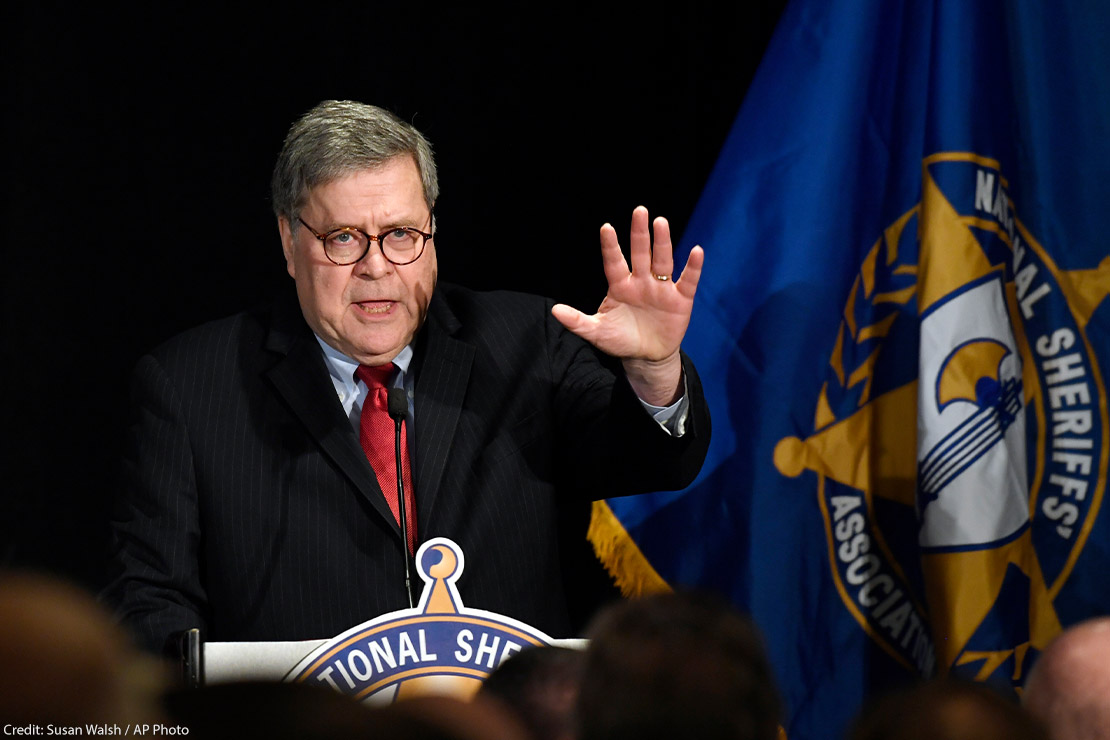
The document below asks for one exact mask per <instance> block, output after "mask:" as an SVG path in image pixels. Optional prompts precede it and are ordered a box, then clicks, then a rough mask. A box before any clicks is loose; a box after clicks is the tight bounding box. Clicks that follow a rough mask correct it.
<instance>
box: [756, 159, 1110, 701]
mask: <svg viewBox="0 0 1110 740" xmlns="http://www.w3.org/2000/svg"><path fill="white" fill-rule="evenodd" d="M923 164H924V166H923V178H922V180H923V183H922V199H921V202H920V203H919V204H917V205H916V206H915V207H914V208H912V209H910V210H909V211H908V212H906V213H905V214H903V216H902V217H901V218H899V219H898V220H897V221H896V222H895V223H894V224H893V225H891V226H890V227H889V228H887V229H886V231H885V232H884V233H883V235H882V236H881V237H880V238H879V239H878V241H877V242H876V243H875V245H874V246H873V247H872V248H871V250H870V251H869V252H868V254H867V256H866V257H865V258H864V261H863V264H862V265H861V267H860V271H859V274H858V276H857V278H856V281H855V284H854V285H853V287H852V290H851V293H850V295H849V298H848V302H847V306H846V307H845V310H844V316H843V319H842V321H841V323H840V328H839V335H838V337H837V339H836V342H835V344H834V345H833V351H832V354H831V356H830V361H829V368H828V371H827V374H826V381H825V383H824V386H823V387H822V389H821V392H820V395H819V398H818V402H817V408H816V413H815V418H814V425H813V432H812V434H810V435H809V436H807V437H805V438H804V439H803V438H799V437H787V438H785V439H783V440H780V442H779V443H778V445H777V446H776V448H775V459H774V461H775V465H776V466H777V468H778V470H779V471H780V472H781V473H782V474H784V475H788V476H798V475H800V474H802V472H803V471H805V470H807V469H808V470H811V471H813V472H814V473H816V487H817V497H818V502H819V505H820V507H821V512H822V514H823V515H824V519H825V529H826V536H827V540H828V548H829V559H830V563H831V566H832V573H833V577H834V579H835V581H836V585H837V588H838V590H839V592H840V596H841V598H842V600H843V601H844V604H845V606H846V607H847V608H848V609H849V611H850V612H851V613H852V615H853V616H854V617H855V619H856V620H857V621H858V622H859V624H860V625H861V626H862V627H863V629H864V630H866V631H867V632H868V634H869V635H870V636H871V637H872V638H873V639H874V640H875V641H876V642H877V643H878V644H879V645H880V646H881V647H882V648H883V649H884V650H886V651H887V652H888V653H889V654H890V655H892V656H893V657H894V658H896V659H897V660H899V661H901V662H902V663H903V664H905V665H907V666H909V667H913V668H915V669H916V670H918V671H919V672H921V673H922V674H924V675H932V674H933V673H935V672H938V671H939V672H941V673H944V672H954V673H957V674H960V675H965V676H968V677H972V678H976V679H978V680H987V681H992V682H1004V683H1007V684H1010V685H1013V686H1020V685H1021V683H1022V682H1023V680H1024V677H1025V674H1026V673H1027V671H1028V668H1029V666H1030V664H1031V661H1030V658H1031V657H1032V656H1033V655H1035V653H1036V651H1038V650H1040V649H1042V648H1043V647H1044V645H1045V644H1046V643H1047V642H1048V641H1049V640H1050V639H1051V638H1052V637H1053V636H1054V635H1055V634H1056V633H1057V632H1059V631H1060V617H1059V616H1058V610H1057V605H1056V603H1055V601H1056V599H1057V596H1058V595H1059V593H1060V590H1061V588H1062V587H1063V586H1064V584H1065V582H1066V581H1067V579H1068V577H1069V575H1070V573H1071V571H1072V568H1073V567H1074V565H1075V562H1076V559H1077V558H1078V557H1079V554H1080V552H1081V551H1082V549H1083V547H1084V545H1085V543H1086V541H1087V537H1088V534H1089V532H1090V530H1091V526H1092V524H1093V522H1094V519H1095V516H1096V514H1097V513H1098V509H1099V507H1100V505H1101V503H1102V497H1103V494H1104V489H1105V482H1106V470H1107V458H1108V454H1107V444H1108V440H1110V435H1108V433H1107V397H1106V389H1105V388H1104V386H1103V376H1102V375H1101V373H1100V370H1099V368H1098V365H1097V358H1096V356H1095V353H1094V352H1093V351H1092V348H1091V346H1090V345H1089V343H1088V339H1087V335H1086V327H1087V322H1088V320H1089V319H1090V317H1091V315H1092V314H1093V312H1094V310H1095V309H1096V308H1097V306H1098V305H1099V303H1100V302H1101V301H1102V300H1103V298H1105V297H1106V296H1107V295H1108V294H1110V258H1105V259H1103V260H1102V261H1101V262H1100V263H1099V264H1098V265H1091V266H1089V269H1079V270H1074V269H1073V270H1062V269H1060V268H1058V267H1057V265H1056V264H1055V263H1054V261H1053V259H1052V258H1051V256H1050V255H1049V252H1048V250H1046V249H1045V248H1044V247H1043V246H1042V245H1041V244H1039V243H1038V242H1037V240H1036V239H1035V238H1034V236H1033V235H1032V234H1030V233H1029V232H1028V230H1027V229H1026V228H1025V226H1024V225H1023V224H1022V222H1021V221H1020V220H1019V219H1018V218H1017V216H1016V214H1015V209H1014V203H1013V201H1012V199H1011V198H1010V195H1009V189H1008V183H1007V181H1006V179H1005V178H1004V177H1003V175H1002V172H1001V167H1000V165H999V163H998V162H996V161H994V160H990V159H987V158H985V157H980V156H978V155H975V154H969V153H941V154H936V155H933V156H931V157H928V158H926V159H925V160H924V163H923Z"/></svg>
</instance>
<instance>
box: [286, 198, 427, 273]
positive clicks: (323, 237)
mask: <svg viewBox="0 0 1110 740" xmlns="http://www.w3.org/2000/svg"><path fill="white" fill-rule="evenodd" d="M428 217H429V219H430V221H431V223H433V224H434V223H435V212H434V211H433V212H431V213H430V214H428ZM297 220H298V221H300V222H301V226H304V227H305V228H306V229H308V231H309V233H310V234H312V235H313V236H314V237H316V238H317V239H319V240H320V243H321V244H323V245H324V256H325V257H327V258H328V260H329V261H331V263H332V264H335V265H339V266H341V267H344V266H346V265H353V264H355V263H357V262H361V261H362V259H363V258H365V257H366V255H367V254H369V253H370V242H376V243H377V245H378V251H379V252H381V254H382V257H384V258H385V259H386V260H387V261H388V262H391V263H393V264H394V265H411V264H412V263H413V262H416V261H417V260H418V259H420V258H421V257H423V256H424V249H425V248H426V247H427V246H428V240H429V239H433V238H435V234H429V233H427V232H424V231H421V230H420V229H418V228H416V227H414V226H394V227H393V228H392V229H386V230H385V231H383V232H382V233H380V234H378V235H377V236H374V235H373V234H367V233H366V232H365V231H363V230H362V229H360V228H358V227H357V226H340V227H339V228H338V229H332V230H331V231H327V232H325V233H323V234H321V233H319V232H318V231H316V229H314V228H312V227H311V226H309V225H308V224H307V223H305V220H304V219H303V218H301V217H300V216H297ZM394 231H407V232H410V233H415V234H418V235H420V236H422V237H423V238H424V241H422V242H421V243H420V251H419V252H417V253H416V256H415V257H413V258H412V259H411V260H406V261H404V262H398V261H397V260H395V259H392V258H390V256H389V255H388V254H386V253H385V247H383V246H382V239H384V238H385V237H386V236H387V235H389V234H391V233H393V232H394ZM352 232H357V233H359V234H362V235H363V236H364V237H366V249H364V250H363V252H362V254H360V255H359V256H358V258H357V259H353V260H351V261H350V262H337V261H336V260H335V258H334V257H332V256H331V255H330V254H328V249H327V246H328V239H330V238H331V237H332V236H334V235H335V234H339V233H348V234H349V233H352Z"/></svg>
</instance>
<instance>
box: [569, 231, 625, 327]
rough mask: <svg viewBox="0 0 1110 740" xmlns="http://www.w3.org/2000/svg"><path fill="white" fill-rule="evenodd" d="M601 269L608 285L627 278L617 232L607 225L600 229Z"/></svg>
mask: <svg viewBox="0 0 1110 740" xmlns="http://www.w3.org/2000/svg"><path fill="white" fill-rule="evenodd" d="M601 267H602V269H603V270H604V271H605V279H606V280H607V281H609V284H610V285H614V284H616V283H617V282H619V281H620V280H623V279H624V278H626V277H628V263H627V262H625V261H624V255H623V254H621V245H620V242H619V241H618V240H617V231H616V229H614V228H613V227H612V226H610V225H609V224H605V225H604V226H602V227H601ZM568 308H569V306H568Z"/></svg>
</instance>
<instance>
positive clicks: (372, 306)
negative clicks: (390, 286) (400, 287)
mask: <svg viewBox="0 0 1110 740" xmlns="http://www.w3.org/2000/svg"><path fill="white" fill-rule="evenodd" d="M355 305H356V306H358V307H359V309H360V310H361V311H362V312H363V313H368V314H371V315H375V314H383V313H389V310H390V309H391V308H393V301H362V302H360V303H356V304H355Z"/></svg>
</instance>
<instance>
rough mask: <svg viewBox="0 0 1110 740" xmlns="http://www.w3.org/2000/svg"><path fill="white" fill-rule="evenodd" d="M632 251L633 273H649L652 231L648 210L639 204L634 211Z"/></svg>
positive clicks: (630, 243) (630, 244)
mask: <svg viewBox="0 0 1110 740" xmlns="http://www.w3.org/2000/svg"><path fill="white" fill-rule="evenodd" d="M629 246H630V252H631V256H632V259H631V262H632V274H633V275H647V273H649V272H650V271H651V232H650V231H648V210H647V209H646V208H644V207H643V206H637V207H636V210H634V211H632V233H631V235H630V242H629Z"/></svg>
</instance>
